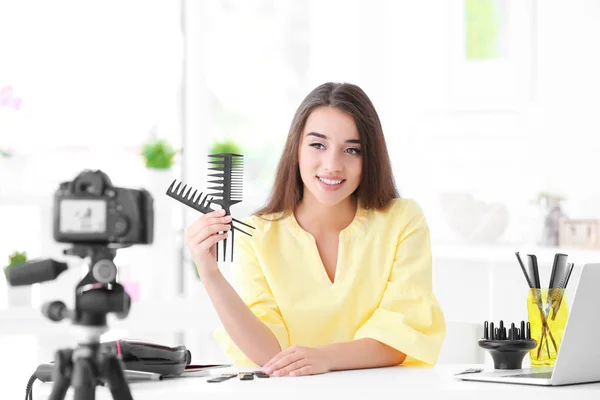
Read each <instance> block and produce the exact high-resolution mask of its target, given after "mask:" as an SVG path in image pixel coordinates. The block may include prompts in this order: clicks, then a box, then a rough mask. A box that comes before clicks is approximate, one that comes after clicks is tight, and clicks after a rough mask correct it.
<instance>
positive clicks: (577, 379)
mask: <svg viewBox="0 0 600 400" xmlns="http://www.w3.org/2000/svg"><path fill="white" fill-rule="evenodd" d="M599 287H600V264H585V265H584V266H583V268H582V270H581V276H580V278H579V283H578V285H577V289H576V290H575V294H574V297H573V304H572V306H571V309H570V310H569V316H568V318H567V325H566V326H565V332H564V335H563V340H562V343H561V345H560V348H559V349H558V354H557V356H556V362H555V363H554V366H553V367H540V368H526V369H516V370H515V369H513V370H498V369H496V370H493V371H489V372H486V371H483V372H480V373H469V374H461V375H455V376H456V377H457V378H459V379H462V380H465V381H484V382H500V383H519V384H529V385H542V386H561V385H571V384H575V383H589V382H600V345H599V344H600V343H599V342H598V333H599V332H600V307H599V305H600V296H599V295H598V294H597V293H599V290H598V288H599Z"/></svg>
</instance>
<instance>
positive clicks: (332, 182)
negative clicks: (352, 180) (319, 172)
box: [317, 176, 346, 186]
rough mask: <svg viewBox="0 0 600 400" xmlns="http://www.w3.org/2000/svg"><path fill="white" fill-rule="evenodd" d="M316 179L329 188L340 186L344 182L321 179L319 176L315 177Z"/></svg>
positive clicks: (343, 180) (341, 180)
mask: <svg viewBox="0 0 600 400" xmlns="http://www.w3.org/2000/svg"><path fill="white" fill-rule="evenodd" d="M317 178H318V179H319V180H320V181H321V182H323V183H324V184H326V185H330V186H336V185H339V184H342V183H344V182H345V181H346V180H345V179H333V180H332V179H323V178H321V177H320V176H317Z"/></svg>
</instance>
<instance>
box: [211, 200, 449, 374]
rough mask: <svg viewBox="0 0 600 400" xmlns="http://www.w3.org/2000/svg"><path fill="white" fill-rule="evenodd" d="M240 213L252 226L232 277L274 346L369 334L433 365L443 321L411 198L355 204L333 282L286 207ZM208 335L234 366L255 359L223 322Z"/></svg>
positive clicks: (425, 232)
mask: <svg viewBox="0 0 600 400" xmlns="http://www.w3.org/2000/svg"><path fill="white" fill-rule="evenodd" d="M244 222H246V223H248V224H250V225H252V226H254V227H255V228H256V229H255V230H251V231H252V237H249V236H247V235H243V234H238V235H236V236H235V249H234V266H233V278H234V282H233V284H234V287H235V288H236V290H237V292H238V293H239V294H240V296H241V298H242V299H243V301H244V302H245V303H246V304H247V305H248V307H249V308H250V310H252V312H253V313H254V314H255V315H256V316H257V317H258V318H259V319H260V320H261V321H262V322H263V323H265V324H266V325H267V326H268V327H269V328H270V329H271V331H272V332H273V334H274V335H275V337H277V340H278V341H279V344H280V345H281V348H282V349H285V348H287V347H289V346H291V345H293V344H297V345H301V346H310V347H317V346H323V345H327V344H331V343H338V342H348V341H352V340H354V339H361V338H372V339H375V340H378V341H380V342H382V343H385V344H387V345H389V346H391V347H393V348H395V349H397V350H399V351H401V352H402V353H404V354H406V355H407V359H406V360H405V362H404V363H405V364H409V363H417V364H430V365H431V364H435V362H436V361H437V357H438V354H439V351H440V347H441V345H442V342H443V340H444V336H445V332H446V325H445V320H444V315H443V312H442V310H441V308H440V305H439V303H438V301H437V299H436V298H435V296H434V295H433V293H432V277H431V269H432V268H431V245H430V239H429V228H428V225H427V222H426V220H425V217H424V215H423V212H422V211H421V208H420V207H419V206H418V204H417V203H416V202H415V201H414V200H410V199H395V200H394V201H393V203H392V205H391V206H390V207H388V208H387V209H386V210H385V211H375V210H366V209H364V208H362V207H360V206H359V207H358V208H357V212H356V215H355V217H354V220H353V221H352V222H351V223H350V225H348V226H347V227H346V228H345V229H344V230H343V231H342V232H340V235H339V247H338V260H337V267H336V271H335V279H334V282H333V283H331V280H330V279H329V277H328V276H327V273H326V271H325V268H324V267H323V263H322V261H321V258H320V256H319V252H318V250H317V246H316V242H315V239H314V237H313V236H312V235H311V234H310V233H308V232H306V231H305V230H304V229H302V227H300V225H299V224H298V222H297V221H296V218H295V216H294V214H293V213H292V214H290V215H289V216H288V217H286V218H285V219H283V220H281V221H275V222H272V221H265V220H263V219H261V218H259V217H257V216H251V217H249V218H247V219H246V220H245V221H244ZM215 339H216V340H217V343H218V344H219V346H220V347H221V348H222V349H223V350H224V351H225V352H226V354H227V355H228V357H229V358H230V359H231V360H232V362H233V363H234V364H235V365H243V366H255V364H254V363H253V362H252V361H250V360H249V359H248V358H247V357H246V356H245V355H244V353H243V352H242V351H240V350H239V349H238V348H237V347H236V345H235V344H234V343H233V341H232V340H231V339H230V338H229V336H228V335H227V333H226V332H225V331H224V329H222V328H221V329H218V330H217V331H216V332H215Z"/></svg>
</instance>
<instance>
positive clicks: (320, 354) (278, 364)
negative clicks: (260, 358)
mask: <svg viewBox="0 0 600 400" xmlns="http://www.w3.org/2000/svg"><path fill="white" fill-rule="evenodd" d="M325 353H326V351H325V349H324V348H322V347H321V348H313V347H304V346H297V345H293V346H291V347H289V348H287V349H285V350H283V351H281V352H280V353H279V354H277V355H276V356H275V357H273V358H272V359H271V360H270V361H269V362H268V363H266V364H265V365H264V366H263V368H262V370H263V372H264V373H265V374H269V375H273V376H285V375H289V376H302V375H316V374H323V373H325V372H329V371H330V367H329V363H328V360H327V355H326V354H325Z"/></svg>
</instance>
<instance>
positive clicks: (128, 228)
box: [54, 170, 154, 245]
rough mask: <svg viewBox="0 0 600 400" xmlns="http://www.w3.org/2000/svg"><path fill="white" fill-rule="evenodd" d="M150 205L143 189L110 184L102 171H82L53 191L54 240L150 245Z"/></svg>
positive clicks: (151, 216)
mask: <svg viewBox="0 0 600 400" xmlns="http://www.w3.org/2000/svg"><path fill="white" fill-rule="evenodd" d="M153 235H154V206H153V200H152V196H151V195H150V194H149V193H148V191H146V190H143V189H141V190H136V189H124V188H119V187H114V186H113V185H112V182H111V180H110V178H109V177H108V175H106V174H105V173H104V172H102V171H100V170H97V171H90V170H85V171H83V172H81V173H80V174H79V175H77V177H76V178H75V179H74V180H73V181H71V182H62V183H61V184H60V186H59V188H58V190H57V191H56V192H55V194H54V240H56V241H57V242H61V243H74V244H77V243H86V244H122V245H133V244H151V243H152V240H153Z"/></svg>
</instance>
